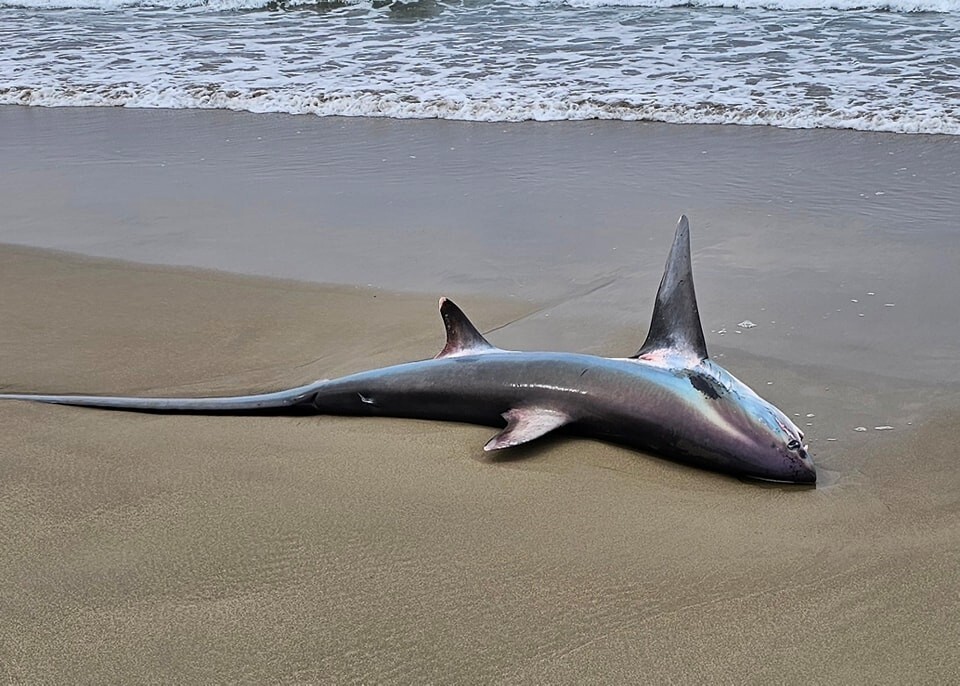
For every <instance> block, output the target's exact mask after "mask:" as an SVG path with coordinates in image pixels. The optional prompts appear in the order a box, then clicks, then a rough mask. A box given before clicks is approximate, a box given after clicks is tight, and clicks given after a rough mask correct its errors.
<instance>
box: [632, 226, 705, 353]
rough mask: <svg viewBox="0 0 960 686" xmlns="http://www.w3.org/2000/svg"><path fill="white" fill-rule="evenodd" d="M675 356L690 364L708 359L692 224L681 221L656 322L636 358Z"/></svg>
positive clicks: (656, 309) (655, 309)
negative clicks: (695, 286) (695, 272)
mask: <svg viewBox="0 0 960 686" xmlns="http://www.w3.org/2000/svg"><path fill="white" fill-rule="evenodd" d="M664 354H675V355H681V356H683V357H686V358H689V359H690V360H691V362H694V361H696V362H699V361H700V360H705V359H707V344H706V342H705V341H704V339H703V327H702V326H701V325H700V312H699V310H698V309H697V294H696V292H695V291H694V289H693V265H692V262H691V260H690V224H689V222H688V221H687V217H686V215H683V216H681V217H680V221H679V223H678V224H677V233H676V235H675V236H674V239H673V247H671V248H670V255H669V256H668V257H667V265H666V267H665V268H664V270H663V278H662V279H661V280H660V290H659V291H657V302H656V304H655V305H654V307H653V319H652V320H651V322H650V331H649V332H648V333H647V340H646V341H644V343H643V345H642V346H641V347H640V350H639V351H637V354H636V355H634V357H640V358H643V357H645V356H658V355H664Z"/></svg>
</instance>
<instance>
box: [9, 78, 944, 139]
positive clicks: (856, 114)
mask: <svg viewBox="0 0 960 686" xmlns="http://www.w3.org/2000/svg"><path fill="white" fill-rule="evenodd" d="M0 105H28V106H43V107H89V106H102V107H130V108H155V109H156V108H162V109H223V110H235V111H247V112H254V113H282V114H313V115H318V116H344V117H392V118H397V119H450V120H464V121H481V122H522V121H541V122H545V121H576V120H587V119H606V120H620V121H652V122H665V123H672V124H736V125H741V126H776V127H780V128H795V129H814V128H831V129H854V130H859V131H882V132H890V133H911V134H946V135H960V115H958V113H953V114H948V113H945V112H926V113H919V114H918V113H916V112H910V111H898V110H896V109H885V110H882V111H878V110H871V109H868V108H850V109H847V110H835V111H817V110H815V109H810V108H802V107H777V108H775V107H757V106H742V105H728V104H721V103H710V102H700V103H674V104H658V103H630V102H626V101H609V102H604V101H602V100H599V99H590V98H583V99H556V100H551V99H548V98H541V99H539V100H535V101H531V102H521V101H518V100H517V99H516V98H509V97H508V98H496V97H491V98H487V99H469V98H465V97H458V96H455V95H453V96H451V95H447V96H439V95H438V96H436V97H432V98H418V97H411V96H401V95H398V94H395V93H372V92H366V93H364V92H360V93H349V94H347V93H322V94H313V95H303V94H294V93H284V92H275V91H271V90H268V89H263V88H257V89H252V90H240V89H222V88H220V87H218V86H215V85H205V86H196V87H192V88H185V89H182V88H163V89H150V88H144V89H134V88H131V87H129V86H104V87H89V88H69V89H57V88H49V87H41V88H30V87H23V86H20V87H6V88H0Z"/></svg>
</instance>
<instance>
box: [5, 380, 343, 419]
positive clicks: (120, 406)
mask: <svg viewBox="0 0 960 686" xmlns="http://www.w3.org/2000/svg"><path fill="white" fill-rule="evenodd" d="M324 383H326V380H325V379H322V380H320V381H314V382H313V383H311V384H307V385H306V386H298V387H296V388H289V389H286V390H283V391H276V392H273V393H258V394H254V395H235V396H225V397H207V398H140V397H125V396H107V395H41V394H33V393H0V400H28V401H31V402H36V403H50V404H54V405H75V406H78V407H101V408H110V409H115V410H131V411H135V412H169V413H177V412H180V413H198V414H202V413H217V412H222V413H230V412H241V413H242V412H258V411H264V410H283V409H293V408H295V407H300V408H309V407H310V406H312V403H313V397H314V396H315V395H316V392H317V390H318V389H319V388H320V387H321V386H322V385H323V384H324Z"/></svg>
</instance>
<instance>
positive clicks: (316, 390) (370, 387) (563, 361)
mask: <svg viewBox="0 0 960 686" xmlns="http://www.w3.org/2000/svg"><path fill="white" fill-rule="evenodd" d="M440 315H441V317H442V319H443V324H444V328H445V330H446V343H445V345H444V346H443V349H442V350H441V351H440V352H439V353H438V354H437V355H436V356H435V357H433V358H431V359H425V360H420V361H416V362H407V363H403V364H396V365H392V366H388V367H382V368H378V369H372V370H369V371H362V372H359V373H355V374H350V375H347V376H343V377H340V378H336V379H320V380H318V381H314V382H313V383H310V384H307V385H304V386H298V387H295V388H288V389H285V390H280V391H274V392H267V393H258V394H253V395H237V396H224V397H168V398H162V397H125V396H102V395H73V394H71V395H45V394H36V393H3V394H0V400H19V401H33V402H39V403H53V404H58V405H75V406H82V407H94V408H108V409H114V410H129V411H139V412H155V413H200V414H303V413H310V414H319V415H350V416H367V417H401V418H415V419H428V420H444V421H453V422H466V423H471V424H480V425H486V426H493V427H496V428H498V429H499V431H498V432H497V433H496V434H495V435H494V436H493V437H492V438H490V440H489V441H487V443H486V445H484V450H486V451H496V450H503V449H506V448H511V447H514V446H519V445H523V444H527V443H529V442H531V441H534V440H536V439H538V438H540V437H542V436H545V435H546V434H549V433H551V432H554V431H558V430H564V431H572V432H575V433H576V434H578V435H583V436H586V437H592V438H595V439H600V440H603V441H608V442H612V443H615V444H619V445H622V446H626V447H628V448H632V449H635V450H639V451H643V452H645V453H648V454H655V455H658V456H661V457H664V458H668V459H672V460H674V461H678V462H682V463H686V464H689V465H693V466H696V467H702V468H706V469H709V470H713V471H716V472H722V473H727V474H730V475H734V476H737V477H746V478H748V479H757V480H763V481H773V482H782V483H794V484H808V485H809V484H814V483H815V482H816V478H817V472H816V468H815V467H814V464H813V460H812V458H811V456H810V454H809V452H808V446H807V444H806V443H805V440H804V434H803V432H802V431H801V430H800V429H799V428H798V427H797V426H796V425H795V424H794V423H793V422H792V421H791V420H790V419H789V418H788V417H787V416H786V414H784V413H783V412H782V411H780V410H779V409H778V408H777V407H775V406H774V405H773V404H771V403H769V402H767V401H766V400H764V399H763V398H761V397H760V396H759V395H758V394H757V393H756V392H754V391H753V390H752V389H751V388H749V387H748V386H747V385H746V384H745V383H743V382H742V381H740V380H738V379H737V378H736V377H734V376H733V375H732V374H730V373H729V372H728V371H726V370H725V369H724V368H723V367H721V366H720V365H719V364H717V363H716V362H714V361H713V360H711V359H710V357H709V355H708V354H707V346H706V343H705V340H704V335H703V327H702V325H701V322H700V313H699V309H698V306H697V297H696V292H695V289H694V284H693V268H692V260H691V252H690V225H689V221H688V219H687V217H686V216H681V217H680V220H679V222H678V224H677V228H676V233H675V235H674V240H673V244H672V246H671V248H670V252H669V255H668V257H667V262H666V266H665V268H664V272H663V277H662V279H661V281H660V287H659V290H658V291H657V297H656V300H655V303H654V309H653V317H652V320H651V323H650V327H649V330H648V333H647V337H646V340H645V341H644V343H643V345H642V346H641V347H640V348H639V350H638V351H637V352H636V353H635V354H633V355H631V356H629V357H619V358H617V357H614V358H610V357H600V356H596V355H588V354H579V353H567V352H521V351H512V350H503V349H500V348H498V347H496V346H494V345H492V344H491V343H490V342H489V341H488V340H487V339H486V338H485V337H484V336H483V334H481V333H480V331H479V330H478V329H477V327H476V326H474V324H473V323H472V322H471V321H470V320H469V319H468V318H467V316H466V315H465V314H464V313H463V311H462V310H461V309H460V308H459V307H457V305H456V304H454V302H453V301H452V300H450V299H448V298H441V299H440Z"/></svg>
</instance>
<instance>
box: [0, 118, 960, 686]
mask: <svg viewBox="0 0 960 686" xmlns="http://www.w3.org/2000/svg"><path fill="white" fill-rule="evenodd" d="M0 127H3V129H4V130H5V132H9V138H10V139H11V140H14V141H16V142H15V143H14V144H13V145H12V146H11V151H10V157H9V160H10V162H9V164H8V165H6V168H5V169H4V170H3V171H2V172H0V177H2V179H0V180H2V181H3V183H0V242H2V243H3V244H0V293H3V297H2V309H0V312H2V315H0V318H2V322H3V326H2V327H0V389H2V390H3V391H4V392H14V391H38V392H43V391H47V392H92V393H165V392H178V393H179V392H183V393H189V394H206V393H230V392H248V391H253V390H261V389H266V388H277V387H282V386H284V385H294V384H297V383H302V382H305V381H311V380H313V379H316V378H322V377H329V376H336V375H340V374H344V373H349V372H352V371H358V370H360V369H365V368H370V367H376V366H381V365H385V364H392V363H396V362H402V361H408V360H412V359H423V358H427V357H431V356H432V355H434V354H435V353H436V351H438V350H439V349H440V347H441V345H442V338H443V330H442V326H441V323H440V319H439V316H438V315H437V313H436V298H437V297H438V296H440V295H453V296H456V298H457V301H458V303H459V304H460V305H461V306H462V307H463V309H464V310H465V311H466V312H467V314H468V315H469V316H470V317H471V318H472V319H473V320H474V321H475V322H476V323H477V324H478V325H479V326H480V327H481V329H483V330H484V331H491V330H492V332H491V334H490V338H491V340H492V341H493V342H494V343H495V344H498V345H502V346H504V347H508V348H518V349H558V350H578V351H583V352H590V353H594V354H605V355H625V354H631V353H632V352H633V351H634V350H635V349H636V347H637V346H638V345H639V344H640V342H641V341H642V338H643V335H644V334H645V332H646V326H647V323H648V318H649V313H650V310H651V308H652V302H653V297H654V295H655V293H656V285H657V282H658V279H659V275H660V271H661V270H662V266H663V260H664V258H665V256H666V251H667V249H668V246H669V239H670V235H671V234H672V230H673V225H674V223H675V221H676V217H677V215H679V214H680V212H687V213H688V215H689V216H690V218H691V223H692V227H693V241H694V271H695V276H696V279H697V287H698V296H699V299H700V310H701V316H702V318H703V323H704V328H705V333H706V338H707V345H708V347H709V349H710V351H711V354H712V355H713V356H714V357H715V358H716V359H717V360H718V361H719V362H720V363H721V364H723V365H724V366H725V367H726V368H728V369H729V370H730V371H732V372H733V373H734V374H736V375H737V376H738V377H740V378H741V379H743V380H744V381H746V382H747V383H749V384H750V385H751V386H753V387H754V388H755V389H756V390H757V391H758V392H760V393H761V395H763V396H764V397H767V398H769V399H770V400H772V401H773V402H774V403H775V404H777V405H778V406H780V407H781V408H783V409H784V410H785V411H786V412H788V414H790V415H791V416H792V417H794V419H795V421H796V422H797V423H798V424H799V425H801V428H803V429H804V430H805V431H806V432H807V434H808V437H809V438H810V440H811V447H812V449H813V453H814V458H815V460H816V461H817V465H818V467H819V468H820V477H821V478H820V483H819V484H818V487H817V488H816V489H795V488H784V487H761V486H758V485H756V484H751V483H747V482H742V481H739V480H737V479H732V478H729V477H724V476H721V475H717V474H713V473H710V472H706V471H701V470H696V469H692V468H689V467H685V466H683V465H679V464H674V463H672V462H669V461H666V460H662V459H659V458H654V457H651V456H648V455H644V454H642V453H636V452H631V451H629V450H625V449H623V448H619V447H616V446H610V445H606V444H603V443H599V442H595V441H586V440H581V439H577V438H574V437H562V438H558V439H549V440H546V441H544V442H543V444H542V445H541V446H537V447H534V448H532V449H531V450H530V451H529V453H527V454H525V455H524V456H523V458H522V459H514V460H509V459H507V460H491V459H490V458H489V457H484V455H483V453H482V450H481V447H482V445H483V443H484V442H485V441H486V440H487V438H489V435H490V430H489V429H487V428H483V427H473V426H464V425H458V424H444V423H440V422H417V421H407V420H383V419H371V420H366V419H351V418H328V417H323V418H302V417H296V418H290V417H287V418H274V417H256V418H250V417H179V416H178V417H170V416H154V415H135V414H124V413H114V412H98V411H89V410H83V409H78V408H64V407H47V406H36V405H31V404H28V403H3V405H2V407H0V432H2V435H3V436H4V444H5V445H4V451H3V454H4V457H3V459H2V460H0V550H2V555H3V556H4V559H6V560H7V561H8V562H7V564H6V571H7V573H6V574H5V575H4V578H3V579H2V580H0V617H2V618H3V619H2V620H0V678H2V679H4V680H9V681H14V682H17V681H25V682H36V681H60V682H64V681H69V682H81V681H82V682H103V681H129V680H131V679H134V680H137V679H144V678H146V679H148V680H157V681H190V682H193V681H205V682H211V681H215V682H223V681H237V680H252V681H298V682H325V683H340V682H355V681H364V682H369V681H375V682H410V681H419V682H424V681H440V682H461V681H470V682H474V681H478V682H479V681H482V682H491V681H494V682H510V683H520V682H526V683H528V682H531V681H534V682H551V683H558V682H563V683H573V682H580V683H582V682H584V681H598V680H599V681H604V682H617V681H619V682H622V681H628V680H631V679H635V678H636V675H637V674H643V675H644V679H645V680H647V681H667V680H672V681H760V682H771V681H773V682H781V681H788V682H794V681H800V680H808V681H810V680H812V681H816V682H818V683H823V682H833V683H849V682H850V681H851V680H853V681H871V682H876V683H904V682H928V683H929V682H941V683H942V682H944V681H949V680H951V679H955V678H957V676H958V675H960V659H958V656H957V653H956V650H955V648H956V645H955V638H954V637H955V635H956V633H955V629H956V620H955V617H956V616H957V614H958V612H960V607H958V605H960V597H958V596H957V595H956V592H955V589H956V587H957V584H958V581H960V578H958V572H957V570H958V569H960V553H958V551H960V546H958V545H957V544H958V542H960V518H958V512H960V510H958V508H957V503H958V498H960V496H958V495H957V494H958V493H960V490H958V489H960V472H958V470H957V469H956V467H955V456H954V448H953V446H952V443H953V440H952V435H953V429H952V427H954V426H956V423H957V422H958V421H960V343H958V341H960V335H958V334H960V330H958V327H960V323H958V318H956V317H952V316H948V313H950V312H952V311H953V310H952V309H950V308H951V307H952V293H955V292H958V290H960V283H957V281H958V280H960V274H958V273H956V270H951V269H949V268H948V267H949V265H951V264H955V263H956V259H957V248H956V247H954V246H955V244H956V240H955V238H956V235H955V231H956V226H955V223H954V220H953V217H955V216H957V213H956V211H955V210H956V209H957V205H958V203H960V200H958V199H957V198H954V197H952V195H951V194H950V188H951V183H953V182H952V181H951V177H950V176H949V173H950V169H949V168H948V166H947V165H948V163H949V161H950V160H951V159H955V155H956V152H955V151H956V150H957V149H958V145H960V144H958V143H957V142H954V141H953V140H952V139H945V141H944V140H938V141H936V142H931V141H929V140H927V139H926V138H925V137H914V136H891V135H881V134H860V133H856V132H829V131H824V132H816V131H813V132H784V131H777V130H765V131H760V130H749V129H739V130H729V128H728V127H677V126H669V125H644V124H635V125H630V124H625V123H615V122H577V123H569V122H568V123H565V124H562V125H553V124H550V125H531V124H520V125H515V126H514V125H479V124H471V123H462V122H422V121H421V122H399V121H393V120H380V121H350V120H334V121H326V120H321V119H313V118H309V117H280V116H274V115H270V116H259V115H250V114H236V113H225V112H169V111H135V112H134V111H117V110H96V109H90V108H87V109H77V110H62V111H61V110H58V111H53V110H37V109H28V108H5V107H4V108H0ZM734 128H735V127H734ZM144 132H150V134H151V135H148V136H144ZM228 139H229V140H228ZM561 142H562V143H563V146H561V145H560V143H561ZM784 146H786V147H784ZM451 148H452V149H451ZM614 151H616V152H614ZM855 154H856V155H859V157H857V158H856V159H851V156H852V155H855ZM604 160H606V161H607V163H606V164H604V162H603V161H604ZM318 161H319V162H318ZM901 169H906V170H907V171H906V172H903V171H900V170H901ZM954 171H955V170H954ZM911 174H916V175H917V176H916V177H911V176H910V175H911ZM625 175H626V177H625ZM618 179H619V180H618ZM711 182H712V183H711ZM427 189H428V190H427ZM861 194H862V195H861ZM27 246H32V247H27ZM80 254H83V255H86V256H81V255H80ZM143 262H154V263H156V264H153V265H148V264H143ZM211 269H219V270H221V271H211ZM861 315H862V316H861ZM746 320H750V321H751V322H752V323H754V324H756V326H755V327H747V326H740V323H741V322H744V321H746ZM883 426H890V427H892V428H891V429H878V428H877V427H883ZM858 428H863V429H864V430H863V431H859V430H857V429H858ZM830 439H834V440H830ZM90 646H98V649H96V650H91V649H90Z"/></svg>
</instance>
